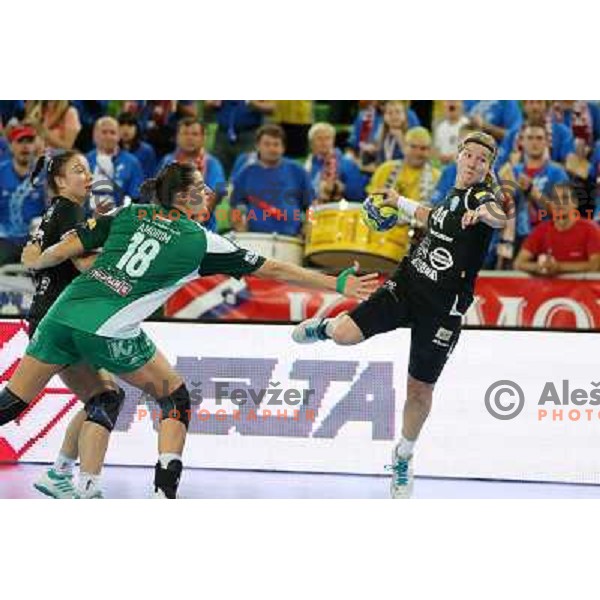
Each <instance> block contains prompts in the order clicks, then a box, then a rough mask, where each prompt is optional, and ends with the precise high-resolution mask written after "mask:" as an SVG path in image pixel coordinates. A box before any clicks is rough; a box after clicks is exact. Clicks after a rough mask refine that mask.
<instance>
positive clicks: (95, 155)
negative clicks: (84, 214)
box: [87, 117, 144, 206]
mask: <svg viewBox="0 0 600 600" xmlns="http://www.w3.org/2000/svg"><path fill="white" fill-rule="evenodd" d="M94 144H95V145H96V149H95V150H92V151H91V152H88V154H87V159H88V162H89V163H90V169H91V171H92V173H93V176H94V180H93V183H92V195H93V197H94V199H95V201H96V202H98V201H99V200H100V199H102V200H106V199H110V200H111V201H112V202H114V204H115V205H116V206H121V205H122V204H123V203H124V202H125V199H126V197H129V198H130V199H131V200H134V201H135V200H137V199H138V198H139V193H140V185H141V184H142V181H143V180H144V173H143V171H142V166H141V165H140V161H139V160H138V159H137V158H136V157H135V156H134V155H133V154H131V153H130V152H127V150H122V149H121V148H120V147H119V123H118V122H117V120H116V119H115V118H113V117H101V118H100V119H98V120H97V121H96V124H95V125H94Z"/></svg>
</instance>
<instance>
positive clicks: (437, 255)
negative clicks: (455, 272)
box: [429, 246, 454, 271]
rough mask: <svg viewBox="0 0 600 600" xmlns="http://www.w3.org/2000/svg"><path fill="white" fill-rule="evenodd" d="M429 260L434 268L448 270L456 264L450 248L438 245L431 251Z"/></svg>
mask: <svg viewBox="0 0 600 600" xmlns="http://www.w3.org/2000/svg"><path fill="white" fill-rule="evenodd" d="M429 262H430V263H431V266H432V267H433V268H434V269H436V270H438V271H446V270H447V269H449V268H450V267H451V266H452V265H453V264H454V259H453V258H452V254H450V251H449V250H447V249H446V248H442V247H440V246H438V247H437V248H434V249H433V250H432V251H431V252H430V253H429Z"/></svg>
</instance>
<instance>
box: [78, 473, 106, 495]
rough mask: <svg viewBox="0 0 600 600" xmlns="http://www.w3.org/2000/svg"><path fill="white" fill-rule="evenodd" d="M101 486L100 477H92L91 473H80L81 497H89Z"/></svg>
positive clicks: (79, 489) (79, 486)
mask: <svg viewBox="0 0 600 600" xmlns="http://www.w3.org/2000/svg"><path fill="white" fill-rule="evenodd" d="M99 484H100V475H92V474H91V473H84V472H83V471H80V473H79V484H78V486H77V491H78V492H79V495H80V496H89V494H90V493H91V492H93V491H94V490H95V489H97V488H98V485H99Z"/></svg>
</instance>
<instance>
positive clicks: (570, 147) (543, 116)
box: [498, 100, 575, 165]
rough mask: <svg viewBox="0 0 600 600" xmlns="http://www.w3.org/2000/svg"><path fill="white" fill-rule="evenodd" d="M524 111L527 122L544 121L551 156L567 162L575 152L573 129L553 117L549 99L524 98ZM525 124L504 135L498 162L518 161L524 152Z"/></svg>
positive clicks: (557, 160) (561, 161)
mask: <svg viewBox="0 0 600 600" xmlns="http://www.w3.org/2000/svg"><path fill="white" fill-rule="evenodd" d="M523 111H524V112H525V116H526V119H527V122H534V121H535V122H544V123H545V124H546V133H547V134H548V136H549V145H550V158H551V159H552V160H554V161H556V162H559V163H565V162H566V160H567V157H568V156H569V154H573V153H574V152H575V140H574V138H573V133H572V132H571V130H570V129H569V128H568V127H567V126H566V125H564V124H563V123H557V122H556V121H554V120H553V119H552V115H551V113H550V103H549V102H548V100H523ZM523 129H524V125H523V124H521V125H517V126H516V127H513V128H512V129H510V130H509V131H508V132H507V133H506V135H505V136H504V140H503V141H502V145H501V146H500V150H499V152H498V163H499V164H500V165H502V164H504V163H505V162H506V161H507V160H511V155H512V159H513V160H512V162H518V161H520V160H521V155H522V152H523V148H522V142H521V137H522V133H523Z"/></svg>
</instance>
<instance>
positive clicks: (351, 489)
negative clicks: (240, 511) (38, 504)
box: [0, 464, 600, 499]
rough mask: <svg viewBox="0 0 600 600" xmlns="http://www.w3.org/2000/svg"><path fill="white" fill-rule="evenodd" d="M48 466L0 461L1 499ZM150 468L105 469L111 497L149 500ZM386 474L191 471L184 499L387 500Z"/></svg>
mask: <svg viewBox="0 0 600 600" xmlns="http://www.w3.org/2000/svg"><path fill="white" fill-rule="evenodd" d="M45 468H47V467H46V465H40V464H35V465H34V464H18V465H0V498H44V496H42V495H40V494H39V493H38V492H36V491H35V489H34V488H33V487H32V483H33V482H34V481H35V480H36V478H37V477H38V475H39V474H40V473H41V472H42V471H43V470H44V469H45ZM153 472H154V470H153V469H152V468H150V467H112V466H109V467H105V469H104V473H103V489H104V493H105V496H106V497H107V498H115V499H126V498H148V497H149V495H150V489H151V483H152V478H153ZM388 486H389V480H388V478H387V477H379V476H369V475H332V474H314V473H282V472H267V471H225V470H212V469H187V470H185V471H184V474H183V477H182V481H181V486H180V496H181V497H182V498H348V499H358V498H387V497H388ZM414 497H415V498H431V499H435V498H439V499H445V498H448V499H449V498H464V499H468V498H492V499H494V498H548V499H552V498H600V486H593V485H574V484H556V483H532V482H515V481H487V480H486V481H483V480H474V479H434V478H427V477H417V478H416V480H415V494H414Z"/></svg>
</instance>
